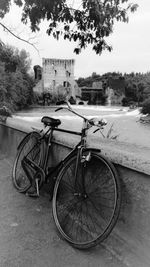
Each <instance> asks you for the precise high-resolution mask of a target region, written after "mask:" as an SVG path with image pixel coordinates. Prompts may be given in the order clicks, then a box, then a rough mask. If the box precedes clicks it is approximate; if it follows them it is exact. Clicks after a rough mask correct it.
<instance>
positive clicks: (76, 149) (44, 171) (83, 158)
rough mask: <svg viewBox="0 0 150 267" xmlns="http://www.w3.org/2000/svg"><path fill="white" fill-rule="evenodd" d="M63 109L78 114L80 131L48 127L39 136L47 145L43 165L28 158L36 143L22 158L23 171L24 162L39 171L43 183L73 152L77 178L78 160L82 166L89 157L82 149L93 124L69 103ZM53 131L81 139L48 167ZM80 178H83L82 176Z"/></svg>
mask: <svg viewBox="0 0 150 267" xmlns="http://www.w3.org/2000/svg"><path fill="white" fill-rule="evenodd" d="M60 109H62V108H58V109H57V110H60ZM64 109H68V110H69V111H71V112H72V113H74V114H75V115H77V116H79V117H80V118H82V119H83V126H82V130H81V132H74V131H70V130H65V129H61V128H57V127H49V128H48V130H47V131H46V132H45V133H44V134H43V135H41V137H40V139H39V142H41V140H44V142H46V145H47V146H46V148H45V149H46V151H45V154H44V165H43V166H42V167H40V166H37V164H36V163H34V162H33V161H32V160H31V159H29V158H28V155H29V154H30V153H31V152H32V150H33V149H34V148H35V147H36V146H37V145H38V144H37V143H36V144H35V145H34V146H33V147H32V149H31V150H30V151H29V152H28V154H27V155H26V156H25V157H24V159H23V161H24V164H22V167H23V168H24V171H25V172H26V173H27V174H28V171H27V168H26V166H25V164H26V165H28V166H29V167H30V168H32V169H34V171H35V172H36V173H39V174H40V175H41V177H42V180H43V182H44V183H47V182H48V180H49V179H51V175H52V174H53V173H55V172H56V175H55V176H57V174H58V173H59V171H60V169H61V168H62V166H63V165H64V164H65V162H66V161H67V160H68V159H69V158H70V157H71V155H72V154H74V153H75V152H76V153H77V160H76V167H75V179H76V178H77V174H78V166H79V161H80V163H81V164H82V166H83V165H84V164H85V161H88V160H89V158H90V152H89V155H87V156H84V155H83V151H85V149H86V139H87V134H88V130H89V128H90V127H92V125H93V124H90V123H89V120H88V119H86V118H85V117H84V116H82V115H80V114H78V113H77V112H75V111H74V110H72V109H71V107H70V106H69V105H68V108H64ZM54 131H60V132H65V133H69V134H75V135H79V136H81V140H80V142H79V143H78V144H77V145H76V146H75V147H74V148H73V149H72V150H71V151H70V152H69V153H68V154H67V156H66V157H65V158H64V159H63V160H61V161H60V162H59V163H58V164H56V166H54V167H52V168H49V167H48V159H49V153H50V148H51V145H52V138H53V132H54ZM41 132H42V131H41ZM47 137H48V138H47ZM45 140H46V141H45ZM88 150H93V149H90V148H89V149H88ZM94 150H95V151H97V152H100V149H94ZM83 169H84V168H82V177H84V170H83ZM30 180H31V177H30ZM82 180H84V178H83V179H82ZM30 182H31V181H30ZM82 182H83V184H84V181H82ZM83 187H84V186H83Z"/></svg>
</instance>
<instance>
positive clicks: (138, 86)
mask: <svg viewBox="0 0 150 267" xmlns="http://www.w3.org/2000/svg"><path fill="white" fill-rule="evenodd" d="M116 79H117V81H118V83H119V79H121V80H122V79H123V80H124V83H125V92H124V93H125V97H124V98H123V100H122V105H123V106H129V105H130V104H132V103H135V104H138V105H140V106H141V103H142V102H143V101H144V100H146V99H147V98H149V97H150V73H149V72H147V73H145V74H144V73H134V72H132V73H129V74H126V73H125V74H124V75H123V74H122V73H119V72H118V73H116V72H112V73H110V72H109V73H105V74H103V75H98V74H96V73H94V74H92V75H91V76H89V77H86V78H82V77H80V78H79V79H78V80H77V83H78V86H79V87H91V86H92V83H93V82H95V81H102V82H103V89H104V90H105V88H107V86H108V85H109V80H116ZM110 87H111V86H110ZM118 88H120V89H119V90H120V92H121V90H122V88H121V87H119V84H118Z"/></svg>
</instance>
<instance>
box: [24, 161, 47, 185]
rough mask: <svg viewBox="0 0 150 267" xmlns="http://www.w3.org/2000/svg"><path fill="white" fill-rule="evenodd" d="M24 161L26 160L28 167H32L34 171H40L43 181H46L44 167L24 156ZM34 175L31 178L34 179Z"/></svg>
mask: <svg viewBox="0 0 150 267" xmlns="http://www.w3.org/2000/svg"><path fill="white" fill-rule="evenodd" d="M22 162H24V163H25V164H26V165H27V166H28V168H30V169H31V170H32V171H35V172H36V174H37V173H38V174H39V175H40V176H41V180H42V182H44V181H45V173H44V171H43V169H42V168H41V167H40V166H38V165H37V164H36V163H35V162H34V161H32V160H31V159H29V158H26V157H24V159H23V160H22ZM34 176H35V175H34ZM34 176H33V177H32V178H31V180H33V178H34ZM34 179H35V178H34Z"/></svg>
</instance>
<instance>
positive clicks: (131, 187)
mask: <svg viewBox="0 0 150 267" xmlns="http://www.w3.org/2000/svg"><path fill="white" fill-rule="evenodd" d="M30 130H31V125H30V124H29V123H25V122H23V123H22V121H21V120H17V119H13V118H8V119H7V123H6V124H0V150H1V153H2V154H3V155H5V156H6V157H9V158H10V162H11V163H13V160H14V157H15V154H16V147H17V145H18V144H19V142H20V140H21V139H22V137H23V136H24V135H25V133H27V132H29V131H30ZM77 139H78V137H77V136H73V135H68V134H64V133H63V134H62V133H60V132H56V133H55V134H54V143H53V147H52V154H51V160H52V161H51V160H49V164H50V162H52V164H53V163H55V162H57V161H58V160H60V159H61V158H63V157H64V156H65V154H66V153H67V152H68V151H69V150H70V148H71V147H72V146H73V145H74V144H75V143H76V142H77ZM88 146H93V147H96V148H97V147H101V151H102V154H104V155H105V156H107V157H108V158H109V159H110V160H112V162H113V163H114V164H115V166H116V169H117V171H118V174H119V176H120V180H121V186H122V205H121V213H120V216H119V220H118V222H117V225H116V227H115V229H114V230H113V232H112V234H111V235H110V236H109V237H108V238H107V240H106V241H105V242H104V243H103V246H105V247H106V248H107V249H108V250H109V251H111V253H113V255H115V256H116V257H117V258H118V259H119V260H120V261H121V262H123V263H124V266H131V267H134V266H135V267H148V266H150V265H149V262H150V253H149V251H150V151H149V150H148V149H146V148H141V147H140V148H138V147H135V146H132V145H131V144H130V145H129V146H128V145H127V144H124V143H118V142H116V141H110V140H101V143H100V140H99V139H96V138H89V139H88ZM121 266H122V265H121Z"/></svg>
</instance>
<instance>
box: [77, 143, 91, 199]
mask: <svg viewBox="0 0 150 267" xmlns="http://www.w3.org/2000/svg"><path fill="white" fill-rule="evenodd" d="M83 149H84V148H83V147H80V148H79V150H78V154H77V161H76V167H75V188H76V189H78V186H77V179H78V177H77V176H78V172H79V165H81V184H82V190H81V192H75V193H74V195H75V196H78V197H82V198H83V199H86V198H87V197H88V196H87V194H86V190H85V168H86V166H87V163H88V162H89V161H90V159H91V152H90V151H88V153H87V154H84V153H83Z"/></svg>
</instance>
